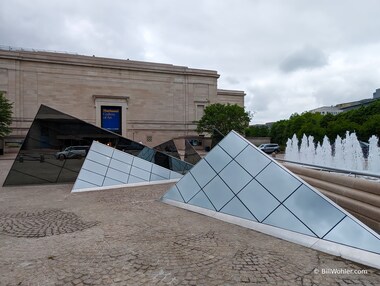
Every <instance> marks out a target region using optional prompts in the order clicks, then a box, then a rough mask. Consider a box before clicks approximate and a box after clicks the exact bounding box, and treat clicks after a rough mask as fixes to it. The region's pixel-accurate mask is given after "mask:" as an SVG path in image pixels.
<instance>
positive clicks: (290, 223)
mask: <svg viewBox="0 0 380 286" xmlns="http://www.w3.org/2000/svg"><path fill="white" fill-rule="evenodd" d="M263 223H265V224H270V225H273V226H276V227H279V228H284V229H287V230H291V231H295V232H299V233H302V234H306V235H310V236H314V237H315V234H314V233H312V232H311V231H310V230H309V229H308V228H307V227H306V226H305V225H304V224H303V223H302V222H300V221H299V220H298V219H297V218H296V217H295V216H294V215H293V214H292V213H291V212H290V211H288V210H287V209H286V208H285V207H284V206H282V205H280V206H279V207H278V208H277V209H276V210H275V211H274V212H273V213H271V214H270V215H269V216H268V217H267V218H266V219H265V220H264V221H263Z"/></svg>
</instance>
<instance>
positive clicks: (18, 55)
mask: <svg viewBox="0 0 380 286" xmlns="http://www.w3.org/2000/svg"><path fill="white" fill-rule="evenodd" d="M0 59H8V60H19V61H28V62H40V63H50V64H61V65H71V66H86V67H94V68H109V69H118V70H129V71H140V72H151V73H166V74H178V75H190V76H202V77H213V78H219V74H218V73H217V72H216V71H213V70H204V69H193V68H188V67H185V66H175V65H172V64H162V63H152V62H142V61H133V60H129V59H126V60H122V59H111V58H103V57H95V56H92V57H91V56H83V55H74V54H66V53H55V52H40V51H21V50H15V51H13V50H2V49H0Z"/></svg>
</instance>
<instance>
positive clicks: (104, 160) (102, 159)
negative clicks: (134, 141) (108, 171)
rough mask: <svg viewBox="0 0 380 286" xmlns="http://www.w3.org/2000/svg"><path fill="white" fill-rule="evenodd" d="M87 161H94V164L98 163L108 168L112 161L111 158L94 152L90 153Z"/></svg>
mask: <svg viewBox="0 0 380 286" xmlns="http://www.w3.org/2000/svg"><path fill="white" fill-rule="evenodd" d="M87 159H89V160H91V161H94V162H97V163H99V164H102V165H104V166H107V167H108V165H109V164H110V160H111V158H110V157H107V156H104V155H101V154H99V153H96V152H93V151H91V150H90V152H88V155H87Z"/></svg>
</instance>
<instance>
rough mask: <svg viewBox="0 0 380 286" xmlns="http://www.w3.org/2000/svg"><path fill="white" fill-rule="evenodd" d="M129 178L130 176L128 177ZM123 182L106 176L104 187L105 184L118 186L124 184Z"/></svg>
mask: <svg viewBox="0 0 380 286" xmlns="http://www.w3.org/2000/svg"><path fill="white" fill-rule="evenodd" d="M127 179H128V178H127ZM122 184H123V183H122V182H119V181H115V180H112V179H110V178H105V179H104V182H103V187H104V186H117V185H122Z"/></svg>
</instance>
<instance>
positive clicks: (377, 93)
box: [373, 88, 380, 99]
mask: <svg viewBox="0 0 380 286" xmlns="http://www.w3.org/2000/svg"><path fill="white" fill-rule="evenodd" d="M373 98H376V99H378V98H380V88H378V89H376V91H375V92H374V93H373Z"/></svg>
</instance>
